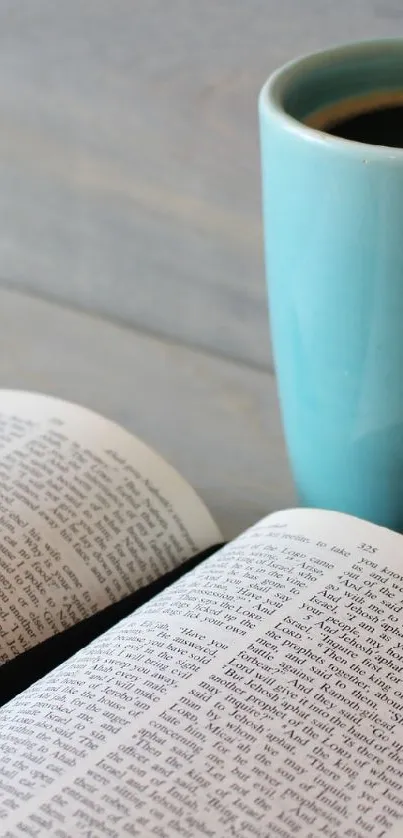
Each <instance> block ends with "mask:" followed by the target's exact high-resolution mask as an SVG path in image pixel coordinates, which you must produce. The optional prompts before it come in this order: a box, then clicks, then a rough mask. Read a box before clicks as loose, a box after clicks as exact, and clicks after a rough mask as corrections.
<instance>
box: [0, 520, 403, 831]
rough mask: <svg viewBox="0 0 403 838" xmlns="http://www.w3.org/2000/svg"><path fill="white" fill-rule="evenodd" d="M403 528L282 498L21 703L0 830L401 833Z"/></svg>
mask: <svg viewBox="0 0 403 838" xmlns="http://www.w3.org/2000/svg"><path fill="white" fill-rule="evenodd" d="M402 543H403V542H402V538H401V536H398V535H396V534H394V533H392V532H390V531H387V530H382V529H380V528H378V527H375V526H372V525H370V524H365V523H363V522H360V521H357V520H355V519H352V518H348V517H346V516H342V515H337V514H335V513H326V512H311V511H308V510H305V511H292V512H285V513H278V514H276V515H273V516H271V517H269V518H267V519H265V520H264V521H262V522H261V523H260V524H258V525H256V526H255V527H254V528H252V529H251V530H250V531H248V532H247V533H245V534H244V535H243V536H241V537H240V538H239V539H238V540H237V541H235V542H233V543H232V544H230V545H228V546H227V547H226V548H224V549H223V550H221V551H220V552H219V553H217V554H216V555H215V556H214V557H212V558H211V559H209V560H208V561H206V562H205V563H204V564H203V565H200V566H199V567H198V568H197V569H195V570H194V571H192V572H191V573H189V574H188V575H186V576H184V577H182V579H181V580H180V581H179V582H177V583H176V584H175V585H174V586H172V587H171V588H169V589H166V590H165V591H164V592H163V593H162V594H161V595H160V596H159V597H158V598H156V599H155V600H153V601H151V602H149V603H147V604H146V605H144V606H143V607H142V608H141V609H140V610H139V611H137V612H136V613H135V614H133V615H132V616H130V617H128V618H127V619H126V620H124V621H122V622H121V623H120V624H119V625H117V626H115V627H114V628H113V629H111V630H110V631H109V632H107V633H106V634H105V635H103V636H102V637H100V638H98V640H96V641H95V642H94V643H93V644H92V645H90V646H88V647H87V648H86V649H84V650H82V651H81V652H80V653H78V654H77V655H76V656H75V657H74V658H72V659H71V660H70V661H69V662H67V663H66V664H64V665H63V666H62V667H60V668H59V669H58V670H56V671H54V672H53V673H51V674H50V675H49V676H47V677H46V678H44V679H43V680H42V681H41V682H39V683H37V684H36V685H35V686H34V687H32V688H30V689H29V690H27V691H26V692H25V693H23V694H22V695H21V696H19V697H18V698H16V699H15V700H14V701H12V702H10V703H9V704H8V705H7V706H6V707H4V708H3V709H2V710H1V711H0V818H1V822H2V826H3V832H2V836H3V838H23V836H24V838H25V836H27V835H30V836H41V835H43V834H46V835H47V836H52V838H70V836H79V835H85V836H96V838H102V837H103V836H105V837H107V838H125V837H126V836H141V838H151V836H159V838H174V836H175V838H176V837H177V836H183V837H184V838H199V836H200V837H201V836H203V837H204V838H206V836H207V837H209V838H226V836H228V838H229V837H231V838H245V837H246V838H248V836H252V837H253V838H268V836H270V838H294V836H298V838H323V836H326V838H368V836H371V838H391V836H394V837H395V836H396V835H400V834H402V829H401V828H402V826H403V793H402V791H403V689H402V672H403V625H402V614H403V560H402V555H403V551H402ZM399 829H400V830H401V831H400V832H399Z"/></svg>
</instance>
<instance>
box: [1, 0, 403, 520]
mask: <svg viewBox="0 0 403 838" xmlns="http://www.w3.org/2000/svg"><path fill="white" fill-rule="evenodd" d="M402 34H403V4H402V3H401V0H339V2H334V0H265V2H263V1H262V0H199V1H198V0H68V2H66V3H61V2H55V0H0V289H2V296H0V308H1V315H0V335H1V338H0V340H1V344H0V349H1V361H0V376H1V383H2V384H3V385H6V386H24V387H29V388H30V389H45V390H47V391H48V392H49V391H51V392H55V393H57V394H59V395H63V396H65V397H68V398H72V399H75V400H81V401H83V402H84V403H87V404H89V405H90V406H93V407H95V408H97V409H100V410H102V411H103V412H107V413H109V414H110V415H112V416H114V417H115V418H117V419H119V420H120V421H123V422H124V423H125V424H126V425H128V426H129V427H131V428H132V429H133V430H137V431H138V432H139V433H141V435H143V436H145V437H146V439H147V440H148V441H149V442H151V443H152V444H155V445H157V447H159V448H160V450H161V449H162V452H163V453H165V454H166V455H168V456H169V457H170V458H171V459H173V460H174V461H175V462H176V464H177V465H178V466H179V467H182V468H183V469H184V471H185V473H186V474H187V476H188V477H190V478H191V479H192V480H193V481H194V482H196V484H197V485H198V486H199V487H200V488H201V489H202V491H204V494H205V495H206V496H207V499H208V500H210V499H211V503H212V505H213V507H218V514H219V517H220V515H221V517H222V518H224V519H225V521H227V519H228V516H229V517H230V518H231V521H232V520H233V516H234V515H235V516H236V522H235V523H231V522H230V524H229V525H228V527H229V531H231V534H232V531H233V529H237V528H239V527H240V526H241V525H244V524H246V523H249V522H250V521H251V520H252V519H255V518H256V517H257V516H258V514H260V513H262V514H263V512H264V511H266V510H267V509H268V508H270V507H271V506H273V505H277V506H280V505H282V504H284V503H286V502H288V501H289V498H290V497H291V490H290V481H289V477H288V474H287V472H286V465H285V457H284V452H283V447H282V437H281V429H280V425H279V419H278V411H277V404H276V400H275V389H274V385H273V382H271V384H270V386H271V387H272V390H273V393H272V392H271V390H270V388H269V377H270V370H271V357H270V344H269V336H268V328H267V314H266V300H265V286H264V274H263V265H262V243H261V221H260V185H259V148H258V135H257V114H256V99H257V95H258V91H259V89H260V87H261V85H262V83H263V82H264V80H265V79H266V77H267V76H268V74H269V73H270V72H271V71H272V70H273V69H274V68H275V67H276V66H278V65H279V64H281V63H283V62H285V61H287V60H289V59H291V58H293V57H295V56H297V55H299V54H301V53H304V52H307V51H311V50H315V49H319V48H321V47H325V46H328V45H329V44H332V43H335V42H338V41H343V40H353V39H356V38H357V39H358V38H365V37H378V36H396V35H402ZM76 311H78V312H85V313H86V315H85V317H86V318H87V319H85V317H84V315H80V316H79V315H77V316H75V312H76ZM87 315H90V317H88V316H87ZM94 316H95V317H94ZM83 317H84V319H83ZM131 336H132V337H131ZM192 353H193V354H192ZM101 358H102V363H100V359H101ZM153 359H154V360H153ZM269 390H270V392H269ZM268 393H269V395H268ZM167 399H168V400H170V408H169V410H168V409H165V412H164V405H166V402H167ZM220 400H221V401H220ZM173 403H175V404H176V406H177V407H176V411H174V410H173V408H172V404H173ZM185 403H186V404H185ZM162 414H164V416H163V421H162V418H161V417H162ZM178 417H179V418H178ZM181 417H182V418H181ZM181 422H183V426H182V424H181ZM197 422H198V423H199V426H200V427H199V428H198V441H197V443H196V432H195V425H196V424H197ZM162 428H163V430H162ZM190 428H191V430H192V434H193V435H190ZM224 430H225V433H224ZM224 436H225V437H226V439H225V441H223V437H224ZM214 440H216V442H215V441H214ZM214 445H215V447H216V448H218V447H219V450H220V455H219V456H220V457H221V460H220V461H219V463H218V465H217V473H216V475H215V477H210V476H209V475H210V474H211V472H208V470H207V466H205V465H204V462H205V460H206V451H207V450H210V446H214ZM270 445H271V446H272V453H270V451H271V450H270V451H269V448H270ZM212 456H213V455H212ZM276 458H277V459H276ZM213 459H214V457H213ZM235 461H236V462H237V464H238V465H237V469H238V471H236V472H235V471H234V469H235V465H234V462H235ZM203 469H204V470H203ZM269 472H271V473H272V474H273V472H274V479H273V489H268V488H267V484H268V483H269V482H270V474H269ZM221 475H222V477H221ZM229 483H231V484H232V486H233V487H235V488H232V489H231V492H232V495H231V498H232V499H231V500H230V505H231V504H232V506H231V509H232V512H231V514H230V513H229V512H228V509H224V510H223V509H222V506H223V504H224V506H225V503H224V502H223V501H222V500H220V498H222V491H223V487H224V486H228V484H229ZM237 487H238V488H237ZM259 493H260V494H259ZM220 510H221V511H220ZM245 510H246V512H245Z"/></svg>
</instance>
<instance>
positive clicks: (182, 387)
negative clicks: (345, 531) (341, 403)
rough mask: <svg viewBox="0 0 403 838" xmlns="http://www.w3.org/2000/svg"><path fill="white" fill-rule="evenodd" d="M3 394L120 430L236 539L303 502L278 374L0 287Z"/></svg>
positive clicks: (0, 384) (0, 377) (0, 360)
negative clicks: (71, 404)
mask: <svg viewBox="0 0 403 838" xmlns="http://www.w3.org/2000/svg"><path fill="white" fill-rule="evenodd" d="M0 386H1V387H9V388H23V389H29V390H35V391H40V392H45V393H49V394H53V395H56V396H60V397H61V398H65V399H69V400H71V401H75V402H78V403H80V404H83V405H85V406H87V407H90V408H92V409H94V410H97V411H98V412H100V413H102V414H103V415H105V416H108V417H109V418H111V419H115V420H116V421H118V422H120V423H121V424H122V425H124V426H125V427H127V428H128V429H129V430H131V431H133V432H134V433H136V434H137V435H138V436H140V437H141V438H142V439H144V440H145V441H146V442H147V443H149V444H150V445H151V446H153V447H154V448H155V449H157V450H158V451H159V452H160V453H161V454H162V455H163V456H165V457H166V458H167V459H168V460H169V461H170V462H171V463H172V464H173V465H174V466H176V468H177V469H178V470H179V471H180V472H181V474H183V476H184V477H186V478H187V479H188V480H189V481H190V482H191V483H192V485H193V486H194V487H195V488H196V489H197V490H198V491H199V493H200V494H201V496H202V497H203V498H204V500H205V501H206V503H207V505H208V506H209V508H210V510H211V512H212V513H213V515H214V516H215V517H216V520H217V522H218V523H219V525H220V526H221V527H222V529H223V532H224V535H225V537H226V538H230V537H232V536H234V535H236V534H238V533H239V532H240V531H241V530H242V529H244V528H245V527H247V526H249V525H250V524H252V523H253V522H254V521H256V520H257V519H258V518H260V517H262V516H263V515H264V514H266V513H267V512H268V511H271V510H273V509H278V508H281V507H284V506H288V505H290V504H292V502H293V492H292V488H291V480H290V476H289V472H288V467H287V463H286V457H285V452H284V445H283V439H282V432H281V427H280V419H279V413H278V406H277V398H276V390H275V383H274V379H273V376H272V375H271V374H270V373H264V372H259V371H255V370H250V369H248V368H246V367H243V366H240V365H238V364H235V363H233V362H230V361H225V360H220V359H215V358H213V357H211V356H209V355H205V354H204V353H202V352H197V351H194V350H191V349H188V348H185V347H183V346H180V345H178V344H175V343H171V342H168V341H163V340H157V339H155V338H152V337H149V336H146V335H142V334H137V333H136V332H135V331H133V330H131V329H126V328H122V327H119V326H116V325H114V324H113V323H110V322H107V321H106V322H105V321H103V320H102V319H100V318H97V317H94V316H91V315H88V314H85V313H80V312H75V311H71V310H69V309H67V308H65V307H61V306H59V305H56V304H52V303H48V302H44V301H41V300H38V299H35V298H31V297H29V296H28V295H23V294H21V293H16V292H10V291H5V290H3V289H0Z"/></svg>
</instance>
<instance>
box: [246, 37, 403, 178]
mask: <svg viewBox="0 0 403 838" xmlns="http://www.w3.org/2000/svg"><path fill="white" fill-rule="evenodd" d="M388 51H389V52H390V51H396V52H399V54H400V56H401V58H402V60H403V38H375V39H367V40H360V41H350V42H347V43H341V44H337V45H335V46H332V47H328V48H326V49H321V50H316V51H315V52H311V53H306V54H304V55H302V56H299V57H297V58H294V59H292V60H291V61H288V62H287V63H286V64H283V65H282V66H281V67H279V68H278V69H277V70H274V72H273V73H272V74H271V75H270V76H269V78H268V79H267V81H266V82H265V83H264V85H263V87H262V88H261V91H260V94H259V102H258V103H259V113H260V114H261V115H267V113H268V114H269V115H270V116H271V117H272V118H273V119H275V120H276V121H277V122H279V123H280V124H281V126H282V127H283V129H284V130H286V131H287V132H290V133H292V134H297V135H299V136H300V138H301V139H305V140H306V141H308V142H314V143H317V144H319V145H321V146H322V147H328V148H329V149H330V148H331V147H334V150H336V149H337V151H339V152H341V153H343V152H344V153H346V154H350V155H351V154H352V155H359V157H360V158H361V159H362V158H364V161H363V162H367V159H368V158H369V157H372V158H382V160H383V161H386V160H388V161H391V162H393V161H396V160H399V161H401V160H403V148H395V147H392V146H385V145H376V144H372V143H361V142H358V141H357V140H349V139H346V138H344V137H338V136H337V135H334V134H328V133H326V131H322V130H320V129H318V128H314V127H312V126H310V125H306V124H305V123H304V122H301V121H300V120H299V119H298V118H297V117H295V116H292V115H291V114H290V113H288V112H287V110H286V108H285V106H284V101H283V100H284V94H285V93H286V92H287V90H288V89H289V86H290V84H291V83H292V81H293V80H294V79H295V78H296V76H297V75H298V74H299V73H300V71H301V70H315V69H316V68H317V69H320V68H324V67H326V66H327V67H329V65H330V64H331V62H333V61H334V60H336V59H337V60H338V61H339V60H340V58H343V57H346V58H350V57H352V56H355V55H362V54H364V55H365V54H367V55H368V57H370V56H371V54H374V55H377V54H379V52H385V54H386V53H387V52H388ZM402 89H403V79H402Z"/></svg>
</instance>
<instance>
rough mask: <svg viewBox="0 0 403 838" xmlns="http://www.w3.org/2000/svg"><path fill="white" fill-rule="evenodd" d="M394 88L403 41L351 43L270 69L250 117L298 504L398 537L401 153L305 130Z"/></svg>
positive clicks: (397, 89)
mask: <svg viewBox="0 0 403 838" xmlns="http://www.w3.org/2000/svg"><path fill="white" fill-rule="evenodd" d="M391 91H392V92H393V93H396V94H400V93H403V40H402V41H396V40H387V41H371V42H363V43H357V44H347V45H344V46H340V47H336V48H334V49H330V50H326V51H324V52H320V53H317V54H314V55H311V56H308V57H305V58H301V59H299V60H297V61H294V62H292V63H290V64H288V65H286V66H285V67H284V68H282V69H280V70H278V71H277V72H276V73H274V75H273V76H272V77H271V78H270V79H269V80H268V82H267V83H266V84H265V86H264V87H263V90H262V92H261V94H260V99H259V116H260V135H261V158H262V179H263V217H264V237H265V260H266V271H267V283H268V294H269V312H270V323H271V336H272V345H273V357H274V363H275V369H276V374H277V380H278V391H279V398H280V405H281V411H282V417H283V424H284V432H285V437H286V443H287V448H288V452H289V458H290V463H291V467H292V471H293V475H294V480H295V484H296V488H297V492H298V495H299V499H300V501H301V503H302V504H303V505H307V506H311V507H322V508H329V509H335V510H340V511H344V512H348V513H351V514H354V515H357V516H359V517H363V518H367V519H369V520H371V521H374V522H376V523H380V524H384V525H386V526H389V527H391V528H393V529H397V530H403V149H401V148H390V147H386V146H382V145H371V144H366V143H363V142H357V141H352V140H346V139H342V138H340V137H337V136H332V135H330V134H329V133H325V132H324V131H323V130H322V131H321V130H317V129H316V128H314V127H312V125H307V124H306V122H309V121H310V115H312V114H314V113H320V112H321V111H323V109H325V110H326V109H328V108H332V107H334V106H335V105H336V107H340V103H341V107H343V103H344V102H345V101H346V100H350V102H352V101H353V100H354V99H356V100H357V101H358V100H359V99H360V98H362V97H365V96H368V95H369V94H370V93H372V92H375V93H376V94H377V95H378V96H380V98H382V95H383V94H384V93H385V92H387V93H388V94H389V93H390V92H391ZM311 122H312V120H311ZM313 124H315V122H314V121H313Z"/></svg>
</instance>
